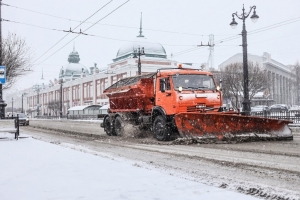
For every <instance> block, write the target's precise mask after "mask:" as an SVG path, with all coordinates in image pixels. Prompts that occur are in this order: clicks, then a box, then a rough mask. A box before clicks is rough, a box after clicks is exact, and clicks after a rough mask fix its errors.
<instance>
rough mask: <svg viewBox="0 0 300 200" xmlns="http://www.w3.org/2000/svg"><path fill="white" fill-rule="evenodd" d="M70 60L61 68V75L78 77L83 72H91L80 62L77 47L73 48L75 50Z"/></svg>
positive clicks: (70, 55)
mask: <svg viewBox="0 0 300 200" xmlns="http://www.w3.org/2000/svg"><path fill="white" fill-rule="evenodd" d="M68 61H69V64H66V65H64V66H63V67H62V69H61V70H60V72H59V77H70V76H72V75H74V76H77V77H78V76H80V74H81V73H82V72H84V73H85V74H88V73H89V71H88V69H87V68H86V67H85V66H84V65H83V64H80V63H79V61H80V58H79V54H78V52H77V51H75V48H73V51H72V52H71V53H70V54H69V57H68Z"/></svg>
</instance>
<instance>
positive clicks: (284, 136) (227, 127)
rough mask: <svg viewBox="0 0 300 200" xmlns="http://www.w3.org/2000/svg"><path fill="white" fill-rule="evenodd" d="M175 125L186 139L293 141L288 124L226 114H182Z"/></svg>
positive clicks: (178, 116) (280, 121)
mask: <svg viewBox="0 0 300 200" xmlns="http://www.w3.org/2000/svg"><path fill="white" fill-rule="evenodd" d="M175 123H176V126H177V128H178V131H179V134H180V136H181V137H185V138H197V139H202V138H203V139H206V138H215V139H218V140H227V139H232V138H237V137H239V138H254V140H293V135H292V131H291V129H290V128H289V127H288V124H289V123H292V121H289V120H277V119H268V118H261V117H254V116H242V115H238V114H223V113H179V114H177V115H175Z"/></svg>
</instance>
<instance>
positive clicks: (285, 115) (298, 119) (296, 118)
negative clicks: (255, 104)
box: [251, 111, 300, 124]
mask: <svg viewBox="0 0 300 200" xmlns="http://www.w3.org/2000/svg"><path fill="white" fill-rule="evenodd" d="M251 115H252V116H257V117H264V118H271V119H286V120H292V121H293V123H294V124H300V112H299V111H290V112H289V111H285V112H270V111H264V112H251Z"/></svg>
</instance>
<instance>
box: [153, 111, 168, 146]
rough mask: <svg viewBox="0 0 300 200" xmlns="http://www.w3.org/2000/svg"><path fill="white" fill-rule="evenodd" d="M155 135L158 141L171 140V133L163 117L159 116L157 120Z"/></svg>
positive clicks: (155, 122) (154, 127) (154, 126)
mask: <svg viewBox="0 0 300 200" xmlns="http://www.w3.org/2000/svg"><path fill="white" fill-rule="evenodd" d="M153 133H154V135H155V137H156V139H157V140H158V141H166V140H169V136H170V134H169V131H168V128H167V123H166V120H165V118H164V117H163V116H161V115H159V116H157V117H156V118H155V120H154V123H153Z"/></svg>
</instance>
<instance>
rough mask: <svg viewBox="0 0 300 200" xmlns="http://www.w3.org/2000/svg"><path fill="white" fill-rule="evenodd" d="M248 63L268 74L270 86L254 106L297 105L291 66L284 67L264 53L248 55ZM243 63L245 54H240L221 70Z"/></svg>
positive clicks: (221, 66) (255, 100) (223, 65)
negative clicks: (227, 66)
mask: <svg viewBox="0 0 300 200" xmlns="http://www.w3.org/2000/svg"><path fill="white" fill-rule="evenodd" d="M248 61H249V62H253V63H257V64H258V65H259V67H260V68H261V69H263V70H264V72H265V73H266V75H267V77H268V80H269V81H270V84H269V85H270V86H269V87H268V88H267V89H266V90H265V91H262V92H260V93H259V94H257V95H256V96H255V97H254V98H253V99H252V100H251V101H252V104H251V105H252V106H254V105H267V103H268V104H270V103H271V104H287V105H293V104H296V103H297V92H296V76H295V74H294V73H293V71H292V69H291V66H286V65H283V64H282V63H280V62H278V61H275V60H274V59H272V58H271V54H269V53H266V52H265V53H263V55H262V56H257V55H251V54H248ZM237 62H243V54H242V53H238V54H236V55H234V56H232V57H230V58H229V59H227V60H226V61H224V62H223V63H221V64H220V65H219V70H221V69H222V68H224V67H225V66H226V65H229V64H232V63H237Z"/></svg>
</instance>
